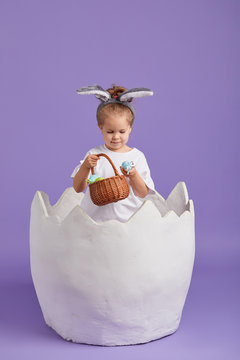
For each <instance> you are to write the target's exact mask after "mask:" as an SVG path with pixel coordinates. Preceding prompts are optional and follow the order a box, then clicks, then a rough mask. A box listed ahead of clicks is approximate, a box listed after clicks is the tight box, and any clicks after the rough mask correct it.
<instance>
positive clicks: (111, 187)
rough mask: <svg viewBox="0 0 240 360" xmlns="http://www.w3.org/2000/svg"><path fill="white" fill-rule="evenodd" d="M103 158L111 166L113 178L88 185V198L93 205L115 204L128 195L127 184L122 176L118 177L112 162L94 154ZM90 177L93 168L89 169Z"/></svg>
mask: <svg viewBox="0 0 240 360" xmlns="http://www.w3.org/2000/svg"><path fill="white" fill-rule="evenodd" d="M96 155H98V156H104V157H105V158H106V159H107V160H108V161H109V162H110V164H111V165H112V167H113V170H114V172H115V176H112V177H109V178H106V179H103V180H98V181H96V182H94V183H92V184H89V190H90V196H91V199H92V201H93V203H94V204H95V205H98V206H102V205H106V204H110V203H112V202H117V201H119V200H123V199H125V198H127V197H128V195H129V193H130V189H129V185H128V182H127V180H126V178H125V176H124V175H119V173H118V171H117V169H116V167H115V166H114V164H113V162H112V160H111V159H110V158H109V157H108V156H107V155H106V154H103V153H101V154H96ZM91 171H92V175H94V168H93V167H92V168H91Z"/></svg>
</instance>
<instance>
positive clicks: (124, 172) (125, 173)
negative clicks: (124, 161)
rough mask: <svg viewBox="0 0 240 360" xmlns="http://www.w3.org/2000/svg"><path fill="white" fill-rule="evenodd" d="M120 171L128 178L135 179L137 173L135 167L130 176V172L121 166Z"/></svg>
mask: <svg viewBox="0 0 240 360" xmlns="http://www.w3.org/2000/svg"><path fill="white" fill-rule="evenodd" d="M120 169H121V172H122V173H123V175H125V176H126V177H133V176H134V175H136V173H137V170H136V168H135V167H133V168H132V169H131V170H130V171H129V174H128V171H127V170H126V169H123V168H122V167H121V166H120Z"/></svg>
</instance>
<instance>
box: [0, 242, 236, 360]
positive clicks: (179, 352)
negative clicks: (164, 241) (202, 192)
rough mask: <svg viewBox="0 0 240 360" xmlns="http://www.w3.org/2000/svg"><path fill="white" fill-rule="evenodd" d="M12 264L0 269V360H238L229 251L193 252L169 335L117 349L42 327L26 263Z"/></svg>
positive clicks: (233, 260) (233, 273)
mask: <svg viewBox="0 0 240 360" xmlns="http://www.w3.org/2000/svg"><path fill="white" fill-rule="evenodd" d="M200 240H201V239H198V241H200ZM205 240H206V239H205ZM221 242H222V243H223V241H221ZM229 254H230V255H229ZM202 257H203V256H202ZM229 257H231V258H229ZM14 264H15V265H14V267H13V268H12V269H11V271H10V268H9V269H8V268H7V267H8V266H5V268H2V271H1V274H2V276H1V277H2V278H4V279H5V280H1V283H0V293H1V297H0V302H1V303H0V305H1V306H0V334H1V335H0V349H1V350H0V352H1V359H4V360H5V359H6V360H7V359H25V360H27V359H33V358H34V360H37V358H38V357H39V358H41V359H42V358H47V359H49V358H51V357H54V358H56V359H68V358H70V359H71V360H74V359H80V358H81V359H91V360H94V359H98V360H99V359H105V360H107V359H113V358H114V359H123V358H124V359H125V360H126V359H138V360H141V359H173V360H174V359H178V360H179V359H184V360H188V359H189V360H190V359H191V360H192V359H194V360H197V359H218V360H220V359H227V358H228V359H231V360H235V359H239V353H240V346H239V345H238V344H237V339H238V338H239V326H238V323H239V303H240V292H239V273H240V272H239V270H240V269H239V264H238V262H237V256H234V255H233V254H231V252H229V253H227V254H226V253H225V254H223V253H222V252H219V253H218V254H217V255H215V256H213V254H210V253H208V256H205V258H204V259H203V258H202V259H201V258H200V259H199V256H198V253H197V252H196V259H195V265H194V271H193V276H192V282H191V286H190V289H189V293H188V296H187V300H186V303H185V306H184V310H183V314H182V319H181V323H180V326H179V329H178V330H177V331H176V332H175V333H174V334H172V335H170V336H168V337H165V338H162V339H159V340H156V341H152V342H150V343H147V344H143V345H134V346H118V347H101V346H90V345H82V344H74V343H70V342H67V341H65V340H63V339H62V338H60V337H59V336H58V335H57V334H56V333H55V332H54V331H53V330H51V329H50V328H49V327H48V326H47V325H45V323H44V320H43V317H42V313H41V309H40V306H39V303H38V300H37V297H36V293H35V290H34V287H33V283H32V280H31V275H30V268H29V264H28V263H27V264H24V265H23V264H22V266H21V264H18V263H17V262H14Z"/></svg>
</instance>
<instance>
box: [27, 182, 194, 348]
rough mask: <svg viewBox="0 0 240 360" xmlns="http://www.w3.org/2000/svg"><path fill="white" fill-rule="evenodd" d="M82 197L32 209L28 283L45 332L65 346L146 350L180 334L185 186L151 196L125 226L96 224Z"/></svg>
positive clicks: (187, 212) (189, 235) (188, 227)
mask: <svg viewBox="0 0 240 360" xmlns="http://www.w3.org/2000/svg"><path fill="white" fill-rule="evenodd" d="M83 196H84V193H79V194H78V193H76V192H75V190H74V189H73V188H72V187H71V188H67V189H66V190H65V191H64V193H63V194H62V196H61V198H60V199H59V200H58V202H57V203H56V204H55V205H54V206H51V205H50V203H49V198H48V196H47V194H46V193H44V192H42V191H37V192H36V194H35V196H34V199H33V201H32V206H31V218H30V260H31V273H32V278H33V283H34V286H35V290H36V293H37V297H38V300H39V303H40V306H41V309H42V312H43V316H44V319H45V322H46V323H47V325H49V326H50V327H51V328H53V329H54V330H55V331H56V332H57V333H58V334H59V335H60V336H62V337H63V338H64V339H66V340H71V341H73V342H77V343H86V344H94V345H106V346H114V345H129V344H139V343H146V342H149V341H151V340H155V339H158V338H161V337H163V336H166V335H169V334H171V333H173V332H174V331H176V330H177V328H178V326H179V323H180V319H181V315H182V310H183V306H184V303H185V299H186V296H187V292H188V289H189V286H190V281H191V276H192V269H193V263H194V254H195V231H194V209H193V202H192V200H189V199H188V194H187V189H186V185H185V183H184V182H179V183H178V184H177V185H176V186H175V188H174V189H173V191H172V192H171V194H170V195H169V197H168V198H167V199H166V200H164V198H163V197H162V196H161V195H160V194H159V193H158V192H156V194H155V195H151V196H150V195H149V196H147V197H146V199H145V200H144V202H143V205H142V206H141V207H140V208H139V209H138V210H137V211H136V212H135V213H134V214H133V215H132V216H131V218H130V219H129V220H128V221H127V222H125V223H123V222H120V221H118V220H108V221H105V222H103V223H97V222H95V221H94V220H93V219H92V218H91V217H89V216H88V214H87V213H86V212H85V211H84V210H83V209H82V208H81V200H82V199H83Z"/></svg>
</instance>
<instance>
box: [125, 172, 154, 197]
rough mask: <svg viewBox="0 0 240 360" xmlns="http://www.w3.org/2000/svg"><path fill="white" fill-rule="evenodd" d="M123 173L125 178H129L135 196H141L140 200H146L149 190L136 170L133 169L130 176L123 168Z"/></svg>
mask: <svg viewBox="0 0 240 360" xmlns="http://www.w3.org/2000/svg"><path fill="white" fill-rule="evenodd" d="M121 171H122V173H123V174H124V175H125V176H127V177H129V180H130V185H131V186H132V188H133V192H134V194H135V195H136V196H139V197H140V198H144V197H145V196H146V195H147V194H148V191H149V189H148V187H147V185H146V184H145V182H144V180H143V179H142V178H141V176H140V175H139V173H138V171H137V170H136V168H135V167H133V168H132V169H131V170H130V172H129V175H127V170H125V169H123V168H122V167H121Z"/></svg>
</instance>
